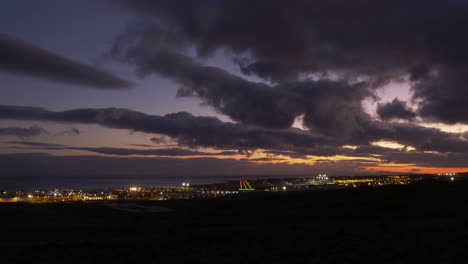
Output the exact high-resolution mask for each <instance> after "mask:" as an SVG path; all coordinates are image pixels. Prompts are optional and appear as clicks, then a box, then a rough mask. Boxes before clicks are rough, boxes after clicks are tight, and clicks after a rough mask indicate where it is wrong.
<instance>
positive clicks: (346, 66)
mask: <svg viewBox="0 0 468 264" xmlns="http://www.w3.org/2000/svg"><path fill="white" fill-rule="evenodd" d="M467 29H468V3H467V2H466V1H463V0H446V1H440V0H424V1H423V0H413V1H408V0H405V1H403V0H393V1H371V0H346V1H344V0H343V1H340V0H327V1H315V0H313V1H311V0H304V1H301V0H297V1H283V0H268V1H267V0H248V1H246V0H223V1H219V0H204V1H201V0H199V1H197V0H157V1H150V0H80V1H64V0H41V1H26V0H23V1H18V0H3V1H2V2H1V4H0V84H1V96H0V177H1V176H31V175H40V176H62V175H76V176H92V175H104V174H105V175H124V176H129V177H130V176H132V177H133V176H146V175H153V176H223V175H267V176H268V175H315V174H318V173H327V174H329V175H367V174H394V173H442V172H462V171H468V103H467V99H468V48H467V47H468V34H467Z"/></svg>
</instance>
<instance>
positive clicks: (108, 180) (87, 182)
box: [0, 176, 291, 190]
mask: <svg viewBox="0 0 468 264" xmlns="http://www.w3.org/2000/svg"><path fill="white" fill-rule="evenodd" d="M287 177H288V176H275V177H274V178H287ZM290 177H291V176H290ZM264 178H270V177H269V176H228V177H226V176H201V177H194V176H192V177H177V176H173V177H141V178H131V177H109V176H105V177H104V176H103V177H86V178H85V177H69V176H67V177H42V176H37V177H33V176H30V177H0V190H37V189H46V190H49V189H54V188H59V189H62V188H70V189H107V188H116V187H132V186H136V187H153V186H166V187H175V186H181V185H182V182H188V183H190V184H191V185H200V184H214V183H224V182H229V181H239V180H243V179H244V180H252V179H264Z"/></svg>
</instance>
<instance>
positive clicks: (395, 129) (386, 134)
mask: <svg viewBox="0 0 468 264" xmlns="http://www.w3.org/2000/svg"><path fill="white" fill-rule="evenodd" d="M0 119H10V120H11V119H13V120H34V121H47V122H58V123H68V124H70V123H71V124H97V125H101V126H103V127H107V128H114V129H126V130H131V131H139V132H144V133H149V134H158V135H165V136H167V137H170V138H171V139H172V140H174V141H175V142H177V143H178V144H179V145H181V146H185V147H190V148H199V147H210V148H215V149H221V150H237V151H240V153H251V152H252V151H255V150H257V149H264V150H266V152H265V154H273V155H283V156H289V157H291V158H304V157H306V155H315V156H330V157H331V156H336V155H347V156H358V157H367V158H370V157H375V155H377V157H379V159H382V160H397V159H394V158H393V157H396V154H395V153H396V151H395V150H392V151H391V152H390V151H389V150H388V149H386V148H378V147H374V146H372V145H371V143H372V142H375V141H381V140H384V141H392V142H398V143H400V144H402V146H404V147H405V148H404V149H403V150H401V151H400V150H399V151H400V152H405V151H407V152H410V151H409V147H411V148H415V149H416V151H415V152H411V153H412V154H416V153H417V154H418V155H413V156H411V155H404V154H402V155H400V156H399V157H400V158H399V159H398V161H400V162H406V163H412V162H418V163H421V162H422V161H421V159H420V157H422V156H424V155H425V156H427V157H434V153H442V154H444V153H450V155H452V156H453V157H457V158H456V159H454V161H456V162H455V163H453V164H452V165H453V166H458V167H463V166H465V163H464V162H462V158H459V157H463V156H464V155H466V153H467V150H468V141H467V140H466V138H464V134H457V133H447V132H442V131H440V130H437V129H435V128H426V127H421V126H417V125H411V124H404V123H381V122H377V121H373V122H371V123H369V124H367V126H366V130H365V131H363V132H362V134H357V135H356V137H352V138H349V139H346V138H336V137H324V136H320V135H314V134H313V132H311V131H303V130H300V129H296V128H287V129H266V128H261V127H257V126H250V125H243V124H239V123H237V124H236V123H231V122H222V121H220V120H219V119H217V118H214V117H200V116H193V115H191V114H188V113H184V112H181V113H174V114H168V115H164V116H158V115H148V114H144V113H141V112H136V111H131V110H128V109H116V108H106V109H75V110H69V111H63V112H53V111H48V110H46V109H43V108H34V107H20V106H0ZM343 145H357V146H358V147H357V148H355V149H349V148H342V147H341V146H343ZM74 149H76V150H88V151H92V152H95V153H102V154H114V155H158V154H157V153H156V152H158V151H160V152H161V151H163V150H151V149H150V150H128V149H115V148H74ZM164 151H168V150H164ZM184 151H185V154H186V155H190V154H197V151H194V152H193V151H192V150H182V152H184ZM169 152H171V151H168V152H167V153H169ZM176 152H177V153H181V152H179V150H177V151H174V150H172V153H176ZM221 153H223V152H218V153H217V155H222V154H221ZM234 153H235V151H234V152H224V154H225V155H227V154H229V155H231V154H232V155H233V154H234ZM159 154H160V155H164V154H161V153H159ZM198 154H201V153H198ZM416 156H417V159H415V160H411V159H412V158H413V157H416ZM402 157H407V158H408V159H407V160H405V161H404V160H403V159H402ZM435 157H438V156H435ZM439 160H440V159H439ZM424 164H425V165H429V163H424Z"/></svg>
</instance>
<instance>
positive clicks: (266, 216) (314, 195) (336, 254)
mask: <svg viewBox="0 0 468 264" xmlns="http://www.w3.org/2000/svg"><path fill="white" fill-rule="evenodd" d="M467 190H468V184H467V183H421V184H415V185H409V186H388V187H380V188H369V189H367V188H356V189H347V190H336V191H320V192H319V191H317V192H303V193H301V192H295V193H292V192H290V193H248V194H247V193H246V194H242V195H239V196H238V197H236V198H226V199H218V200H178V201H176V200H173V201H159V202H138V203H139V204H140V205H148V206H163V207H166V208H171V209H174V211H172V212H164V213H132V212H124V211H119V210H115V209H112V208H108V207H106V206H103V205H102V204H101V203H70V204H63V203H62V204H0V228H1V229H0V230H1V233H0V235H1V240H0V241H1V242H0V253H1V255H0V263H56V262H60V263H464V262H465V260H466V259H467V255H468V253H467V251H466V250H465V248H466V241H468V226H467V224H468V203H467V202H466V192H467ZM140 261H141V262H140Z"/></svg>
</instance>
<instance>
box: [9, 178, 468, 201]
mask: <svg viewBox="0 0 468 264" xmlns="http://www.w3.org/2000/svg"><path fill="white" fill-rule="evenodd" d="M464 176H466V175H463V174H458V173H442V174H435V175H387V176H339V177H331V176H330V177H329V176H327V175H326V174H319V175H317V176H313V177H309V178H266V179H255V180H240V181H229V182H226V183H216V184H204V185H192V184H191V183H190V182H189V181H184V182H181V183H180V185H179V186H171V187H168V186H153V187H144V186H130V187H122V188H113V189H110V188H108V189H67V188H65V189H53V190H15V191H5V190H1V189H0V202H3V203H11V202H30V203H48V202H93V201H115V200H177V199H197V198H198V199H199V198H218V197H225V196H233V195H240V194H242V193H247V192H295V191H325V190H337V189H348V188H362V187H367V188H372V187H381V186H385V185H408V184H415V183H419V182H422V181H431V182H441V183H442V182H450V183H455V182H457V181H462V180H464V178H466V177H464ZM0 188H1V187H0Z"/></svg>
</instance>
